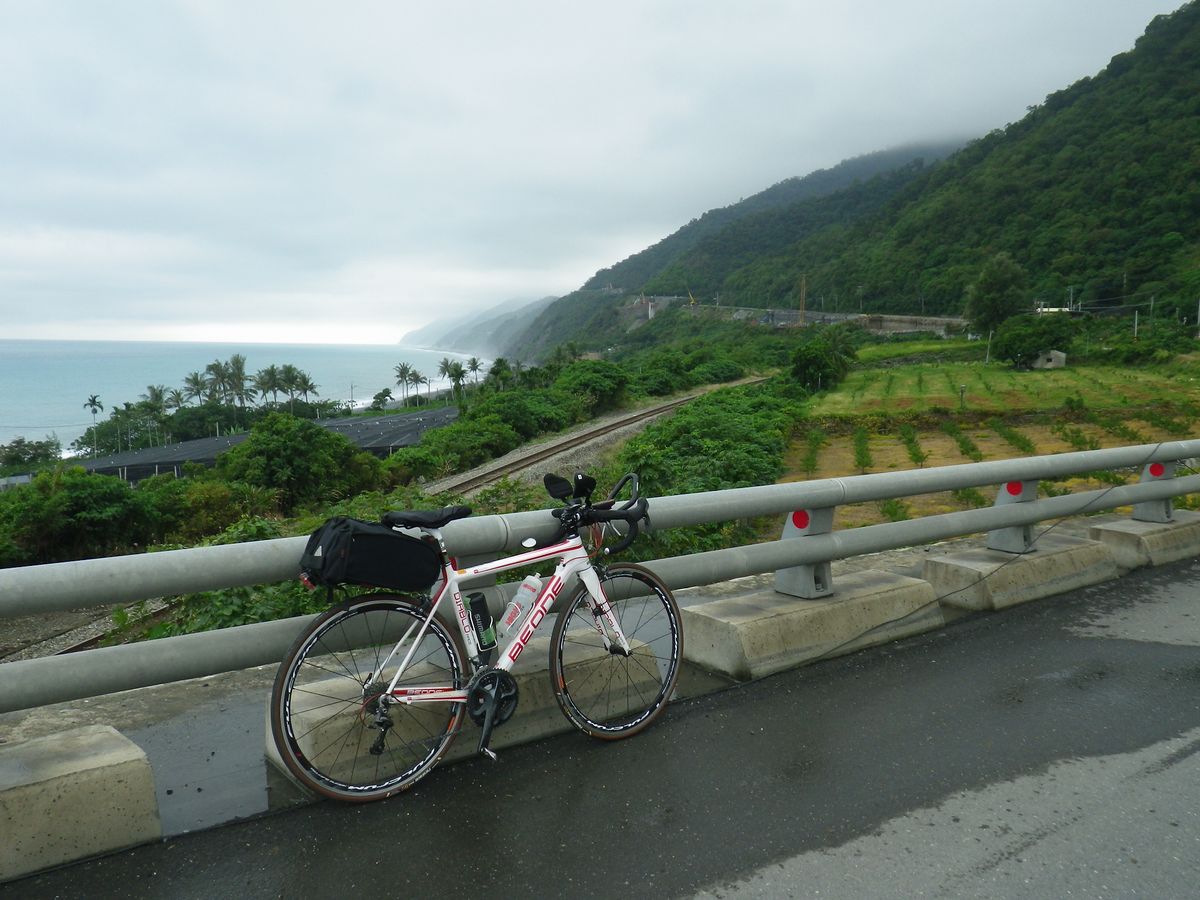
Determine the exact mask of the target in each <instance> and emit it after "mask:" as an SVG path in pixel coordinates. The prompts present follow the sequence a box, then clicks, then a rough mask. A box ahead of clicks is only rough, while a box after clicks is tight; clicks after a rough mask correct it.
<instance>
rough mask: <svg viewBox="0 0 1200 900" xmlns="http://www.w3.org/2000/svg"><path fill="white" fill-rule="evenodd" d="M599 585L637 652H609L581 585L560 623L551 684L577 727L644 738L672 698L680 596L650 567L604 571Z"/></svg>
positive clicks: (679, 651)
mask: <svg viewBox="0 0 1200 900" xmlns="http://www.w3.org/2000/svg"><path fill="white" fill-rule="evenodd" d="M600 585H601V587H602V588H603V589H604V595H605V597H607V598H608V602H609V605H610V606H611V607H612V611H613V615H614V616H616V618H617V621H618V622H619V623H620V625H621V630H622V631H623V632H624V633H625V637H626V638H627V639H628V641H629V646H630V650H631V651H632V652H631V653H630V654H629V655H628V656H625V655H622V654H620V653H614V652H610V651H609V650H608V649H606V648H605V646H604V641H603V638H602V636H601V633H600V630H599V625H598V623H599V621H600V620H599V619H597V617H596V616H595V615H594V614H593V610H592V602H591V595H590V594H589V593H588V592H587V589H586V588H582V589H580V591H579V593H577V594H576V595H575V596H574V597H573V598H572V599H571V601H570V602H569V603H568V604H567V605H566V606H565V607H564V608H563V610H562V611H561V612H560V613H559V615H558V621H557V622H555V623H554V632H553V634H552V635H551V638H550V679H551V684H552V685H553V687H554V694H555V697H556V698H557V699H558V705H559V708H560V709H562V711H563V715H565V716H566V717H567V718H568V719H569V720H570V721H571V723H572V724H573V725H574V726H575V727H576V728H578V729H579V730H580V731H582V732H584V733H585V734H589V735H591V736H592V737H596V738H602V739H605V740H615V739H617V738H625V737H630V736H631V735H634V734H637V733H638V732H639V731H641V730H642V729H643V728H645V727H646V726H647V725H649V724H650V723H651V722H653V721H654V720H655V719H656V718H658V716H659V715H660V714H661V713H662V711H663V709H664V708H665V707H666V704H667V701H668V700H670V699H671V693H672V692H673V691H674V690H675V681H676V679H677V678H678V677H679V660H680V659H681V658H682V655H683V630H682V628H681V627H680V615H679V606H678V605H677V604H676V603H675V598H674V597H673V596H672V595H671V592H670V590H669V589H668V588H667V586H666V585H665V584H663V583H662V582H661V581H660V580H659V579H658V577H657V576H656V575H655V574H654V573H653V572H651V571H650V570H649V569H644V568H642V567H641V566H636V565H632V564H628V563H626V564H622V565H618V566H613V567H611V568H609V569H608V570H607V571H602V572H601V573H600Z"/></svg>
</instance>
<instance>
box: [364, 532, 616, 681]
mask: <svg viewBox="0 0 1200 900" xmlns="http://www.w3.org/2000/svg"><path fill="white" fill-rule="evenodd" d="M422 530H423V531H424V532H425V533H426V534H428V535H430V536H431V537H433V538H435V539H436V540H437V542H438V547H439V548H440V550H441V556H442V577H441V580H440V581H439V582H437V583H436V584H435V586H434V588H433V589H432V591H431V594H430V598H431V599H430V607H429V613H428V614H427V615H426V616H425V618H424V620H423V621H422V622H421V623H420V626H419V631H418V632H417V635H416V638H415V639H414V640H413V643H412V646H411V647H410V648H409V650H408V653H407V654H406V655H405V657H404V659H403V660H402V661H401V662H400V665H399V668H398V669H397V670H396V674H395V675H393V676H392V679H391V682H390V683H389V684H388V689H387V692H386V696H388V697H389V698H390V700H391V701H395V702H400V703H409V704H411V703H446V702H451V703H462V702H466V699H467V691H466V689H461V690H455V689H452V688H445V687H433V686H422V685H410V686H407V687H397V682H398V681H399V680H400V678H401V677H402V676H403V674H404V672H405V670H406V669H407V668H408V665H409V662H410V661H411V660H412V655H413V654H414V653H415V652H416V650H417V647H418V646H420V643H421V640H422V639H423V638H424V636H425V632H426V630H427V629H428V627H429V623H430V622H431V621H432V620H433V617H434V616H435V615H436V614H437V611H438V608H439V607H440V606H441V605H442V604H443V603H444V602H445V600H446V598H447V597H449V598H450V601H451V604H452V605H453V607H454V618H455V621H456V622H457V623H458V629H459V633H460V634H461V635H462V637H463V642H464V644H465V645H466V649H467V656H468V657H469V658H470V659H471V660H472V664H473V665H474V666H475V668H476V669H479V668H480V665H479V663H478V659H479V653H480V651H479V638H478V636H477V635H476V633H475V625H474V622H473V621H472V619H471V614H470V610H469V609H468V608H467V604H466V602H465V601H464V600H463V595H462V585H463V583H464V582H468V581H473V580H475V579H477V578H484V577H487V576H489V575H495V574H498V573H500V572H508V571H510V570H512V569H518V568H521V567H522V566H528V565H532V564H534V563H539V562H545V561H548V560H551V559H557V560H558V564H557V565H556V566H555V569H554V574H553V575H552V576H551V578H550V580H549V581H548V582H547V583H546V584H545V585H544V586H543V587H542V591H541V593H540V594H538V596H537V599H535V600H534V601H533V603H531V604H530V607H529V609H528V610H526V611H525V612H524V613H523V616H522V618H521V619H520V620H519V622H518V623H517V624H516V626H515V627H514V629H513V631H512V636H511V638H510V639H509V640H508V642H507V643H506V644H505V645H504V647H503V648H498V649H499V654H500V658H499V662H497V663H496V665H495V668H497V669H501V670H503V671H506V672H511V671H512V669H513V666H514V665H516V662H517V660H518V659H519V658H520V656H521V653H522V652H524V650H525V648H526V647H527V646H528V645H529V640H530V639H531V638H532V637H533V634H534V632H536V631H537V629H538V626H539V625H541V624H542V622H543V621H544V620H545V618H546V615H547V614H548V613H549V611H550V607H551V606H553V605H554V601H555V600H557V599H558V597H559V595H560V594H561V593H562V591H563V589H564V588H565V587H566V585H567V583H568V582H569V581H570V579H571V577H572V576H578V578H579V580H580V582H581V583H582V584H583V586H584V587H585V588H586V590H587V592H588V594H589V595H590V596H591V599H592V609H593V611H594V613H595V622H594V624H595V627H596V631H597V632H598V633H599V635H600V639H601V640H602V641H603V644H604V647H605V649H606V650H608V649H611V648H612V646H613V645H614V644H615V645H616V646H619V647H620V648H621V651H622V652H623V653H624V654H626V655H628V654H629V652H630V646H629V641H628V640H627V639H626V637H625V633H624V632H623V631H622V630H621V626H620V623H619V622H618V621H617V618H616V616H615V615H613V611H612V607H611V606H610V605H609V603H608V598H607V597H606V596H605V594H604V589H603V587H602V586H601V584H600V576H599V575H598V574H597V573H596V570H595V569H594V568H593V567H592V562H591V558H590V557H589V556H588V553H587V549H586V548H585V547H584V546H583V541H582V540H581V539H580V538H579V536H578V535H573V536H571V537H568V538H567V539H566V540H564V541H561V542H560V543H557V544H552V545H550V546H548V547H542V548H540V549H537V550H530V551H529V552H527V553H519V554H517V555H516V556H509V557H505V558H503V559H497V560H493V561H492V562H487V563H481V564H480V565H477V566H468V567H466V568H461V569H460V568H458V566H457V564H456V562H455V560H454V559H452V558H450V557H448V556H447V554H446V545H445V543H444V542H443V540H442V534H441V531H440V530H439V529H436V528H427V529H422ZM417 627H418V624H417V623H416V622H414V623H413V624H412V625H410V626H409V628H408V629H407V631H406V632H405V633H404V635H403V636H402V637H401V638H400V639H399V640H398V641H397V642H396V644H395V646H393V647H392V651H391V653H389V654H388V657H387V659H385V660H384V661H383V662H382V663H381V664H380V666H379V671H383V670H384V669H386V668H387V665H388V663H389V662H390V661H391V659H392V657H393V656H395V654H396V651H397V649H398V648H399V647H400V646H401V645H402V644H403V643H404V642H405V641H406V640H407V639H408V638H409V636H410V635H411V634H412V631H413V629H414V628H417ZM606 627H607V630H606Z"/></svg>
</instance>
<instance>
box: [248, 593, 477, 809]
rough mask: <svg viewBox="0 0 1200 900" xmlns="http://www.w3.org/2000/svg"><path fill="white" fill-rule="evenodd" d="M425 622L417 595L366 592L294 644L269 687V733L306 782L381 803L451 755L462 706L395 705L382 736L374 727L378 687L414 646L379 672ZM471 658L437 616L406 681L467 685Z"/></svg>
mask: <svg viewBox="0 0 1200 900" xmlns="http://www.w3.org/2000/svg"><path fill="white" fill-rule="evenodd" d="M423 618H424V616H423V615H422V614H421V612H420V611H419V609H418V606H417V604H416V603H414V602H413V600H412V599H411V598H408V597H403V596H400V595H395V594H367V595H364V596H360V597H355V598H352V599H350V600H347V601H345V602H343V603H341V604H339V605H338V606H335V607H333V608H331V609H329V610H328V611H326V612H324V613H322V614H321V615H320V616H318V617H317V618H316V619H315V620H314V621H313V622H312V623H311V624H310V625H309V627H308V628H306V629H305V631H304V633H303V634H301V635H300V637H298V638H297V639H296V641H295V643H293V645H292V647H291V649H290V650H289V651H288V653H287V655H286V656H285V657H284V659H283V662H282V663H281V664H280V667H279V671H278V673H277V674H276V676H275V684H274V687H273V689H272V691H271V711H270V712H271V733H272V736H273V738H274V740H275V747H276V749H277V750H278V751H279V756H280V758H281V759H282V761H283V763H284V765H286V766H287V768H288V771H290V772H291V773H292V774H293V775H294V776H295V777H296V779H297V780H298V781H299V782H300V783H301V784H303V785H304V786H305V787H307V788H309V789H311V790H312V791H314V792H315V793H317V794H320V795H321V796H324V797H329V798H331V799H334V800H347V801H351V802H366V801H369V800H382V799H384V798H385V797H390V796H392V795H393V794H396V793H399V792H400V791H403V790H406V789H407V788H410V787H412V785H413V784H415V783H416V782H417V781H418V780H419V779H420V778H422V777H423V776H425V775H426V774H428V773H429V771H430V770H431V769H432V768H433V767H434V766H435V765H436V764H437V762H438V760H439V759H441V757H442V755H443V754H444V753H445V752H446V749H447V748H448V747H449V746H450V743H451V742H452V741H453V739H454V736H455V735H456V734H457V733H458V730H459V728H460V726H461V725H462V720H463V708H464V706H465V704H463V703H447V704H441V703H436V704H433V703H431V704H413V705H406V704H400V703H397V704H392V705H390V706H388V708H387V715H388V719H389V721H390V722H391V726H390V727H389V728H387V729H383V730H382V736H381V729H380V728H379V727H377V726H376V725H375V724H374V723H375V709H376V708H375V707H374V706H373V705H372V703H373V699H372V695H371V691H372V690H373V689H377V690H383V689H384V688H386V684H387V682H388V681H389V680H390V677H391V676H392V675H394V673H395V668H394V667H395V666H397V665H398V664H399V662H400V661H401V660H402V659H403V657H404V653H405V652H406V651H407V649H408V646H411V644H410V643H409V642H408V641H406V646H404V647H402V648H401V650H400V652H399V653H398V654H397V655H395V656H394V657H393V658H392V661H391V662H390V663H389V664H388V667H389V668H388V669H386V670H384V672H383V673H382V676H381V675H380V674H379V673H378V672H376V670H377V669H378V668H379V667H380V664H381V662H382V661H383V660H384V659H386V657H387V655H388V653H389V652H390V651H391V649H392V647H393V646H395V645H396V643H397V641H398V640H399V639H400V638H401V636H402V635H403V634H404V632H405V630H406V629H407V627H408V626H409V625H412V624H413V623H414V622H416V623H419V622H420V620H422V619H423ZM418 627H419V625H418ZM414 634H415V631H414ZM465 660H466V653H465V652H464V651H463V649H462V644H461V643H460V639H459V637H458V635H457V634H456V633H455V632H454V630H453V629H451V628H448V627H446V625H444V624H443V623H442V622H441V621H440V620H439V619H437V618H436V617H435V618H434V619H433V621H431V622H430V623H429V627H428V629H427V630H426V632H425V634H424V635H423V636H422V638H421V642H420V645H419V646H418V648H417V650H416V652H415V653H414V655H413V657H412V662H411V663H410V665H409V668H408V670H407V671H406V672H405V677H404V678H403V679H401V681H400V682H399V684H410V685H411V684H421V685H430V686H439V687H442V686H444V687H453V688H461V687H462V686H463V685H464V683H465V679H466V677H467V674H466V673H467V668H466V665H465ZM447 706H448V707H450V708H449V709H447V708H446V707H447ZM372 745H377V746H376V749H377V750H378V751H379V752H378V753H374V752H372V749H371V748H372Z"/></svg>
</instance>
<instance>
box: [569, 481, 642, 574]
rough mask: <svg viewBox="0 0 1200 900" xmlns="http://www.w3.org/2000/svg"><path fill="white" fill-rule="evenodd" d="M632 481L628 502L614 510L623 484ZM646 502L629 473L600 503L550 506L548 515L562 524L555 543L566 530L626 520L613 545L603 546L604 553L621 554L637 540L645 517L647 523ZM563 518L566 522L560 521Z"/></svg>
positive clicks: (607, 554) (606, 554)
mask: <svg viewBox="0 0 1200 900" xmlns="http://www.w3.org/2000/svg"><path fill="white" fill-rule="evenodd" d="M630 483H632V485H633V487H632V489H631V491H630V493H631V494H632V496H631V497H630V499H629V500H628V501H626V502H625V503H623V504H622V505H621V506H620V507H618V508H616V509H613V508H612V507H613V504H614V503H615V502H616V497H617V494H619V493H620V492H621V490H622V489H624V487H625V485H627V484H630ZM647 506H648V504H647V503H646V501H645V499H643V498H642V497H641V496H639V493H638V477H637V475H636V474H635V473H633V472H630V473H629V474H628V475H625V476H624V477H623V478H622V479H621V480H620V481H618V482H617V483H616V485H615V486H614V487H613V489H612V490H611V491H609V494H608V498H607V499H605V500H603V501H601V502H600V503H598V504H596V505H594V506H592V505H584V504H583V503H576V504H569V505H567V506H566V507H564V508H562V509H552V510H550V514H551V515H552V516H554V518H556V519H558V520H559V521H560V522H561V523H562V524H561V526H560V527H559V533H558V535H556V537H555V542H557V541H559V540H561V539H562V538H563V536H565V534H566V533H568V532H570V531H575V530H578V529H579V528H580V527H582V526H584V525H600V524H605V523H607V522H625V523H626V524H627V525H628V526H629V531H628V532H627V533H626V534H625V537H623V538H622V539H621V540H620V541H619V542H618V543H617V544H616V545H615V546H613V547H605V548H604V554H605V556H609V555H612V554H613V553H620V552H621V551H623V550H626V549H628V547H629V546H630V545H631V544H632V543H633V542H634V541H635V540H637V536H638V534H639V533H640V532H641V526H640V524H639V523H641V521H642V520H643V519H644V520H645V521H646V524H647V525H649V523H650V517H649V516H648V515H647V514H646V511H647ZM564 519H565V520H566V521H565V522H564V521H563V520H564Z"/></svg>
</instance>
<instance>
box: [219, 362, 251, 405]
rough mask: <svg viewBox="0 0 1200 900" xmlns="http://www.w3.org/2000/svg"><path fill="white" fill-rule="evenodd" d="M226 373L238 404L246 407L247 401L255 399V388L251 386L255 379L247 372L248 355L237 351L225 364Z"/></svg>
mask: <svg viewBox="0 0 1200 900" xmlns="http://www.w3.org/2000/svg"><path fill="white" fill-rule="evenodd" d="M225 373H226V376H227V380H228V382H229V392H230V394H231V395H232V397H233V399H234V400H235V401H237V405H238V406H240V407H241V408H242V409H245V408H246V401H247V400H253V399H254V395H255V393H256V392H255V390H254V388H253V387H251V382H252V381H253V379H252V378H251V377H250V376H249V375H247V374H246V357H244V356H242V354H240V353H235V354H233V356H231V357H229V362H227V363H226V364H225Z"/></svg>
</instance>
